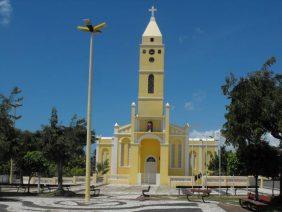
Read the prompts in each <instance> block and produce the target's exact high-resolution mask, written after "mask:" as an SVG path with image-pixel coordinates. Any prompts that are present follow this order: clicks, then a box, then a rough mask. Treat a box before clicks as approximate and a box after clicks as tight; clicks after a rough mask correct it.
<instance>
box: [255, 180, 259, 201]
mask: <svg viewBox="0 0 282 212" xmlns="http://www.w3.org/2000/svg"><path fill="white" fill-rule="evenodd" d="M255 183H256V190H255V196H256V200H257V201H258V175H255Z"/></svg>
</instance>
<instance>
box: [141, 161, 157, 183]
mask: <svg viewBox="0 0 282 212" xmlns="http://www.w3.org/2000/svg"><path fill="white" fill-rule="evenodd" d="M156 173H157V162H156V159H155V158H154V157H148V158H147V160H146V162H145V173H144V177H143V184H156Z"/></svg>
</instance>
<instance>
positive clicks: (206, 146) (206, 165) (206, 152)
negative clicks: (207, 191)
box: [205, 139, 208, 187]
mask: <svg viewBox="0 0 282 212" xmlns="http://www.w3.org/2000/svg"><path fill="white" fill-rule="evenodd" d="M207 156H208V139H206V157H205V158H206V161H205V162H206V187H207V185H208V170H207V167H208V164H207V163H208V160H207Z"/></svg>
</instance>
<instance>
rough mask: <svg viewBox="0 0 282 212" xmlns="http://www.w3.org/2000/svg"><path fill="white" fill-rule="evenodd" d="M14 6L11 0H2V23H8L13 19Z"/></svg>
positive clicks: (0, 5)
mask: <svg viewBox="0 0 282 212" xmlns="http://www.w3.org/2000/svg"><path fill="white" fill-rule="evenodd" d="M11 13H12V6H11V2H10V0H0V24H2V25H7V24H9V23H10V21H11Z"/></svg>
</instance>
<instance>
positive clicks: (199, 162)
mask: <svg viewBox="0 0 282 212" xmlns="http://www.w3.org/2000/svg"><path fill="white" fill-rule="evenodd" d="M200 142H201V144H200V145H199V146H198V148H199V157H198V165H199V169H198V171H200V172H201V173H202V174H203V166H202V165H203V164H202V163H203V151H202V150H203V149H202V148H203V141H200ZM197 174H198V173H197Z"/></svg>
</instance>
